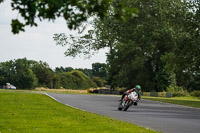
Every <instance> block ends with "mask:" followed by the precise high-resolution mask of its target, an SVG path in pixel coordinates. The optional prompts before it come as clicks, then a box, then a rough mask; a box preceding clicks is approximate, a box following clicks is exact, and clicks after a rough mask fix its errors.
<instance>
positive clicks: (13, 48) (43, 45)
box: [0, 0, 106, 69]
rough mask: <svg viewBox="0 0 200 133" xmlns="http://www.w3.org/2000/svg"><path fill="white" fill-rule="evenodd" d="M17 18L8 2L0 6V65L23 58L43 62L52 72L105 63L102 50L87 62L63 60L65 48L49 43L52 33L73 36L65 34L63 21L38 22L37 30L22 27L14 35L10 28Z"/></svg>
mask: <svg viewBox="0 0 200 133" xmlns="http://www.w3.org/2000/svg"><path fill="white" fill-rule="evenodd" d="M17 14H18V13H17V12H14V11H12V10H11V5H10V0H5V1H4V2H3V3H1V4H0V62H5V61H9V60H14V59H19V58H25V57H26V58H27V59H28V60H35V61H40V60H41V61H43V62H47V63H48V64H49V66H50V67H51V68H52V69H54V68H55V67H60V66H63V67H73V68H92V63H95V62H100V63H105V62H106V55H105V50H101V51H99V53H98V54H96V55H94V56H93V57H92V58H91V59H84V58H79V57H76V58H72V57H65V55H64V52H65V50H66V48H65V47H61V46H56V44H55V42H54V41H53V35H54V34H55V33H66V34H69V33H74V31H70V30H68V28H67V25H66V21H65V20H64V19H63V18H60V19H58V20H56V21H55V22H48V21H43V22H39V21H38V26H37V27H31V28H30V27H26V28H25V32H20V33H19V34H16V35H14V34H13V33H12V32H11V25H10V24H11V20H12V19H16V18H17Z"/></svg>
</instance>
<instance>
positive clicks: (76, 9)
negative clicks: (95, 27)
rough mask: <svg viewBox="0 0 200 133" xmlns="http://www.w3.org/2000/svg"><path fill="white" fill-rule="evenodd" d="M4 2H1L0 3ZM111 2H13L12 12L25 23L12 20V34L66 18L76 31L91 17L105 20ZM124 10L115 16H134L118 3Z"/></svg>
mask: <svg viewBox="0 0 200 133" xmlns="http://www.w3.org/2000/svg"><path fill="white" fill-rule="evenodd" d="M3 1H4V0H0V3H1V2H3ZM110 3H111V0H81V1H80V0H59V1H57V0H50V1H49V0H12V2H11V6H12V10H17V11H18V12H19V14H20V15H21V17H22V18H23V19H24V21H25V22H24V23H22V22H20V21H19V20H18V19H13V20H12V24H11V25H12V32H13V33H14V34H17V33H19V32H20V31H25V30H24V27H25V26H37V23H36V22H35V20H36V19H37V18H38V19H39V20H40V21H42V20H44V19H47V20H52V21H53V20H55V19H56V18H58V17H64V19H65V20H66V21H67V25H68V27H69V29H76V28H77V27H78V26H80V24H81V23H82V22H84V21H86V20H87V19H88V18H89V16H91V15H97V16H98V17H100V18H102V19H103V18H105V17H106V16H107V15H108V10H109V8H110ZM118 4H119V5H120V6H121V7H122V8H121V9H122V10H115V12H114V13H115V15H116V16H119V18H123V19H125V18H128V17H131V16H133V15H134V13H135V12H134V11H135V10H134V8H128V7H123V5H122V4H121V3H118Z"/></svg>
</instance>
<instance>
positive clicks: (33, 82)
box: [0, 58, 38, 89]
mask: <svg viewBox="0 0 200 133" xmlns="http://www.w3.org/2000/svg"><path fill="white" fill-rule="evenodd" d="M0 66H1V72H2V75H3V76H4V79H5V80H4V84H5V83H7V82H9V83H12V84H14V85H15V86H16V87H17V88H20V89H32V88H34V87H36V86H37V83H38V81H37V77H36V76H35V74H34V73H33V71H32V69H31V67H30V62H29V61H28V60H27V59H26V58H23V59H17V60H14V61H12V60H11V61H7V62H3V63H1V64H0Z"/></svg>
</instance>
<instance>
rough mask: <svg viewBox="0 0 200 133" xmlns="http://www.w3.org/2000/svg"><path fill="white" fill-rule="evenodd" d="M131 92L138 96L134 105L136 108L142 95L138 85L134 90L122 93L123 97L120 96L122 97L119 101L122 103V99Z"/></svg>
mask: <svg viewBox="0 0 200 133" xmlns="http://www.w3.org/2000/svg"><path fill="white" fill-rule="evenodd" d="M133 91H135V92H136V93H137V94H138V99H137V101H136V103H134V105H135V106H136V105H137V102H138V101H139V100H140V99H141V93H142V92H141V87H140V85H136V87H135V88H133V89H130V90H127V91H126V92H124V93H123V95H122V97H121V100H120V101H122V100H123V98H124V97H125V96H126V95H128V94H130V93H131V92H133Z"/></svg>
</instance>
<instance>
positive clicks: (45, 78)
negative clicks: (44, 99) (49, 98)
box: [31, 61, 60, 88]
mask: <svg viewBox="0 0 200 133" xmlns="http://www.w3.org/2000/svg"><path fill="white" fill-rule="evenodd" d="M31 66H32V67H31V68H32V70H33V72H34V74H35V75H36V77H37V79H38V86H43V87H48V88H60V77H59V75H58V74H56V73H54V72H53V70H52V69H51V68H50V67H49V65H48V64H47V63H46V62H42V61H39V62H36V61H31Z"/></svg>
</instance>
